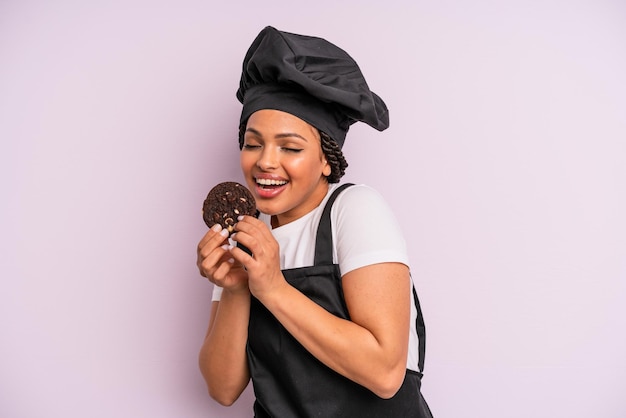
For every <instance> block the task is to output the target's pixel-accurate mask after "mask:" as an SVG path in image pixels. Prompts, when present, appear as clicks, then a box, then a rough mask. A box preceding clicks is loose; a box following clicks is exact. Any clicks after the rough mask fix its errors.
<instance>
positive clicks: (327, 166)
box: [322, 160, 332, 177]
mask: <svg viewBox="0 0 626 418" xmlns="http://www.w3.org/2000/svg"><path fill="white" fill-rule="evenodd" d="M331 171H332V170H331V168H330V164H328V161H326V160H324V168H323V170H322V174H324V176H325V177H328V176H330V173H331Z"/></svg>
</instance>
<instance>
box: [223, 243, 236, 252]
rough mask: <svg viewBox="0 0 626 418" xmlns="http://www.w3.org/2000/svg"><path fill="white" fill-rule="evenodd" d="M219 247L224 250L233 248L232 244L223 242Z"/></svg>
mask: <svg viewBox="0 0 626 418" xmlns="http://www.w3.org/2000/svg"><path fill="white" fill-rule="evenodd" d="M221 248H222V250H224V251H230V250H232V249H233V246H232V245H229V244H224V245H222V247H221Z"/></svg>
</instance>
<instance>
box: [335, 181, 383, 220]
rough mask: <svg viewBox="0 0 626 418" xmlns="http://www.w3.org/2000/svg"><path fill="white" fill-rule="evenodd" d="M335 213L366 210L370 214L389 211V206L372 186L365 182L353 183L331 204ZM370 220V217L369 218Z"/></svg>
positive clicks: (351, 213)
mask: <svg viewBox="0 0 626 418" xmlns="http://www.w3.org/2000/svg"><path fill="white" fill-rule="evenodd" d="M333 210H335V212H336V213H335V215H336V216H337V217H340V216H341V215H352V216H354V215H355V212H363V211H364V212H366V213H369V214H371V215H375V214H376V213H380V212H384V213H385V214H386V215H387V214H389V213H391V208H390V207H389V205H388V204H387V202H386V201H385V199H384V197H383V196H382V195H381V194H380V193H379V192H378V191H377V190H376V189H374V188H372V187H370V186H368V185H365V184H355V185H353V186H350V187H348V188H346V189H345V190H344V191H343V192H342V193H341V194H340V195H339V196H338V197H337V200H336V202H335V204H334V205H333ZM370 221H371V219H370Z"/></svg>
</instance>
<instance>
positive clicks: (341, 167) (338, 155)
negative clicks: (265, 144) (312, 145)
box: [239, 123, 348, 183]
mask: <svg viewBox="0 0 626 418" xmlns="http://www.w3.org/2000/svg"><path fill="white" fill-rule="evenodd" d="M245 132H246V124H245V123H243V124H241V125H240V126H239V149H240V150H241V149H242V148H243V138H244V134H245ZM319 133H320V139H321V142H322V152H323V153H324V156H325V157H326V161H328V164H329V165H330V175H329V176H328V177H327V180H328V182H329V183H339V180H341V177H343V175H344V174H345V172H346V167H348V162H347V161H346V159H345V157H344V156H343V153H342V152H341V147H340V146H339V144H337V143H336V142H335V141H334V140H333V139H331V137H330V136H328V134H327V133H326V132H322V131H319Z"/></svg>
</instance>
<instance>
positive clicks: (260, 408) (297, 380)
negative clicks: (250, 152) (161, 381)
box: [246, 184, 432, 418]
mask: <svg viewBox="0 0 626 418" xmlns="http://www.w3.org/2000/svg"><path fill="white" fill-rule="evenodd" d="M347 186H350V184H344V185H342V186H340V187H338V188H337V189H336V190H335V191H334V192H333V194H332V195H331V197H330V198H329V199H328V202H327V203H326V206H325V208H324V211H323V213H322V217H321V219H320V224H319V227H318V231H317V237H316V244H315V261H314V265H313V266H311V267H302V268H295V269H287V270H283V274H284V276H285V278H286V280H287V282H288V283H289V284H290V285H292V286H294V287H295V288H296V289H298V290H299V291H300V292H302V293H304V294H305V295H306V296H308V297H309V298H310V299H312V300H313V301H314V302H316V303H317V304H319V305H321V306H322V307H323V308H325V309H326V310H327V311H329V312H330V313H332V314H334V315H336V316H338V317H340V318H344V319H350V316H349V313H348V309H347V308H346V304H345V301H344V297H343V289H342V285H341V274H340V271H339V266H338V265H337V264H333V243H332V234H331V231H332V226H331V220H330V209H331V207H332V205H333V202H334V201H335V198H336V197H337V195H338V194H339V193H340V192H341V191H342V190H343V189H344V188H345V187H347ZM413 297H414V298H415V302H416V306H417V323H416V327H417V333H418V336H419V369H420V372H421V371H423V367H424V354H425V339H424V337H425V332H424V331H425V328H424V320H423V318H422V313H421V309H420V305H419V301H418V300H417V293H416V292H415V288H413ZM246 350H247V353H248V364H249V368H250V374H251V376H252V384H253V387H254V393H255V396H256V401H255V403H254V414H255V417H256V418H267V417H271V418H307V417H322V418H333V417H341V418H351V417H354V418H367V417H372V418H386V417H393V418H403V417H407V418H408V417H411V418H413V417H415V418H427V417H432V415H431V413H430V410H429V408H428V405H427V404H426V401H425V400H424V398H423V397H422V395H421V392H420V385H421V376H422V373H418V372H415V371H412V370H407V372H406V375H405V378H404V383H403V384H402V387H401V388H400V390H399V391H398V393H396V395H395V396H394V397H393V398H391V399H382V398H379V397H378V396H376V395H375V394H374V393H373V392H371V391H370V390H368V389H366V388H365V387H363V386H361V385H359V384H357V383H355V382H353V381H351V380H349V379H347V378H345V377H343V376H342V375H340V374H339V373H337V372H335V371H333V370H331V369H330V368H328V367H327V366H325V365H324V364H322V363H321V362H320V361H319V360H317V359H316V358H315V357H314V356H313V355H311V354H310V353H309V352H308V351H307V350H306V349H305V348H304V347H303V346H302V345H301V344H300V343H299V342H298V341H297V340H296V339H295V338H294V337H293V336H291V334H289V332H287V330H286V329H285V328H284V327H283V326H282V325H281V324H280V322H278V320H277V319H276V318H275V317H274V316H273V315H272V314H271V313H270V312H269V311H268V310H267V309H266V308H265V307H264V306H263V304H261V302H259V301H258V300H257V299H256V298H254V297H252V301H251V309H250V323H249V326H248V344H247V348H246Z"/></svg>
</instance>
